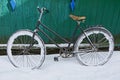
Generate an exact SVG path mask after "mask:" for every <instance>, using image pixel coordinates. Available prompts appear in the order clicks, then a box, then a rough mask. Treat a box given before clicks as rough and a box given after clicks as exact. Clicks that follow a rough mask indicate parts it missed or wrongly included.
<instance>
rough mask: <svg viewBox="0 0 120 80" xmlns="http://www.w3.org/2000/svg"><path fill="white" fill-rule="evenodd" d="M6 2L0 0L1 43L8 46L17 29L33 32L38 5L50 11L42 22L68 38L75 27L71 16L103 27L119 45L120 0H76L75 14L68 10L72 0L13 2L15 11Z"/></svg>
mask: <svg viewBox="0 0 120 80" xmlns="http://www.w3.org/2000/svg"><path fill="white" fill-rule="evenodd" d="M8 1H9V0H0V43H7V39H8V38H9V36H10V35H11V34H12V33H13V32H15V31H16V30H19V29H26V28H28V29H31V30H33V29H34V28H35V24H36V21H37V18H38V15H39V14H38V11H37V9H36V7H37V6H38V5H39V6H40V7H42V6H44V7H46V8H48V9H49V10H50V13H49V14H46V15H45V16H44V20H43V23H45V24H46V25H48V26H49V27H50V28H52V29H54V30H55V31H57V32H58V33H60V35H62V36H63V37H65V38H67V39H69V38H70V36H71V33H72V31H73V29H74V26H75V22H73V21H72V20H71V19H70V18H69V14H71V13H72V14H76V15H84V16H86V17H87V20H86V23H87V24H88V25H104V26H105V27H106V28H107V29H108V30H110V31H111V32H112V34H114V37H115V42H118V43H120V38H119V37H120V31H119V30H120V27H119V26H120V15H119V14H120V5H119V3H120V0H75V10H74V11H71V10H70V1H71V0H16V4H17V6H16V9H15V11H11V10H10V6H9V4H8ZM47 33H49V32H47ZM49 34H50V33H49ZM50 35H51V37H53V38H54V39H56V37H55V36H53V35H52V34H50ZM45 40H46V42H49V41H48V40H47V39H46V38H45ZM56 40H58V39H56Z"/></svg>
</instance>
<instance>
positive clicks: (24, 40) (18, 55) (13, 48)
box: [7, 7, 114, 69]
mask: <svg viewBox="0 0 120 80" xmlns="http://www.w3.org/2000/svg"><path fill="white" fill-rule="evenodd" d="M37 9H38V11H39V12H40V16H39V18H38V21H37V25H36V28H35V29H34V31H31V30H28V29H26V30H19V31H17V32H15V33H14V34H13V35H12V36H11V37H10V38H9V40H8V44H7V54H8V58H9V60H10V62H11V63H12V64H13V65H14V66H15V67H18V68H20V67H29V68H31V69H35V68H40V67H41V65H42V64H43V62H44V60H45V55H46V47H45V44H44V41H43V40H42V38H41V37H40V36H39V35H38V33H39V32H40V33H42V34H44V36H46V37H47V38H48V39H50V40H51V41H52V42H53V44H55V45H56V46H57V47H58V48H59V50H60V51H59V54H60V56H61V57H63V58H69V57H77V59H78V61H79V62H80V63H81V64H83V65H88V66H89V65H91V66H97V65H103V64H105V63H106V62H107V61H108V60H109V59H110V57H111V56H112V54H113V49H114V40H113V36H112V34H111V33H110V32H109V31H108V30H107V29H105V28H104V27H100V26H97V27H90V28H87V29H85V30H83V28H82V27H81V26H80V24H81V23H84V20H85V19H86V17H85V16H75V15H70V17H71V18H72V19H73V20H74V21H76V22H77V26H76V27H75V30H74V31H73V37H72V38H71V40H70V41H68V40H66V39H65V38H63V37H62V36H60V35H59V34H58V33H56V32H55V31H53V30H52V29H50V28H49V27H47V26H46V25H45V24H43V23H42V22H41V20H42V16H43V15H44V14H45V13H47V12H48V10H47V9H46V8H45V7H42V8H39V7H38V8H37ZM41 26H42V28H44V29H46V30H48V31H49V32H51V33H53V34H54V35H56V36H57V37H59V38H60V39H61V40H63V41H64V42H65V43H67V47H61V46H60V45H59V44H57V42H56V41H55V40H54V39H52V38H51V37H50V36H49V35H48V34H47V33H46V32H44V31H43V29H41ZM78 29H80V30H81V32H82V34H80V35H79V36H78V38H77V39H76V40H75V38H74V36H75V35H76V30H78ZM36 53H37V54H36ZM58 57H59V56H58ZM58 57H55V58H54V60H58Z"/></svg>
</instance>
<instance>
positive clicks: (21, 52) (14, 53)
mask: <svg viewBox="0 0 120 80" xmlns="http://www.w3.org/2000/svg"><path fill="white" fill-rule="evenodd" d="M23 33H24V34H23ZM32 35H33V34H32V33H31V32H26V31H25V32H18V33H17V34H15V35H13V36H12V37H11V38H10V40H9V42H10V43H9V44H8V45H9V47H8V50H7V52H8V51H9V52H8V54H9V58H10V60H11V62H12V64H13V65H14V66H15V67H19V68H35V67H36V68H37V67H39V66H41V65H42V62H43V60H44V59H43V57H44V45H43V43H42V42H41V41H40V39H39V37H38V36H36V35H35V38H34V42H35V45H34V46H33V47H32V48H31V49H30V50H26V49H27V48H28V47H29V43H31V41H30V40H31V37H32ZM15 47H16V49H15ZM36 53H37V54H36Z"/></svg>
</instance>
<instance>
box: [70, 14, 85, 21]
mask: <svg viewBox="0 0 120 80" xmlns="http://www.w3.org/2000/svg"><path fill="white" fill-rule="evenodd" d="M69 16H70V17H71V18H72V19H73V20H75V21H82V20H85V19H86V17H85V16H75V15H72V14H70V15H69Z"/></svg>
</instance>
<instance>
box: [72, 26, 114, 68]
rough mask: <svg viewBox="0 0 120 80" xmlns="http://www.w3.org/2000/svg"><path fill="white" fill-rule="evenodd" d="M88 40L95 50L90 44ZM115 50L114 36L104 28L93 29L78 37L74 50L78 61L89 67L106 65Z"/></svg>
mask: <svg viewBox="0 0 120 80" xmlns="http://www.w3.org/2000/svg"><path fill="white" fill-rule="evenodd" d="M85 35H86V36H87V37H86V36H85ZM87 38H89V40H90V41H91V42H92V44H93V46H94V47H95V48H94V47H92V46H91V45H90V44H89V42H88V39H87ZM113 50H114V41H113V36H112V35H111V33H110V32H109V31H108V30H106V29H105V28H103V27H92V28H88V29H87V30H85V34H82V35H80V36H79V37H78V40H77V41H76V43H75V48H74V51H75V52H76V53H77V59H78V61H79V62H80V63H82V64H83V65H88V66H89V65H91V66H97V65H103V64H105V63H106V62H107V61H108V60H109V59H110V57H111V55H112V54H113Z"/></svg>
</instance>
